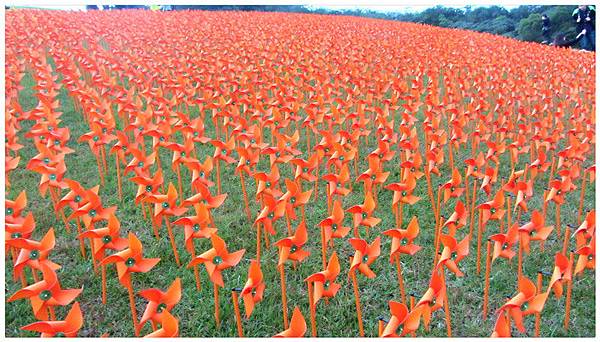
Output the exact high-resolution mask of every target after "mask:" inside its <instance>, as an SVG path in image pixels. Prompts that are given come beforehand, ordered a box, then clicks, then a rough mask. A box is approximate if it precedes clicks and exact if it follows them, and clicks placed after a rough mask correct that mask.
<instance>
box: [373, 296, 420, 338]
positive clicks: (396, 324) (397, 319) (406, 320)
mask: <svg viewBox="0 0 600 342" xmlns="http://www.w3.org/2000/svg"><path fill="white" fill-rule="evenodd" d="M388 304H389V306H390V314H391V317H390V320H389V321H388V323H387V324H386V326H385V328H384V329H383V332H382V334H381V336H380V337H402V336H406V335H408V334H410V333H412V332H414V331H415V330H417V328H418V327H419V323H420V320H421V310H422V308H423V306H420V307H417V308H415V309H414V310H412V311H411V312H408V308H407V307H406V305H405V304H403V303H398V302H395V301H393V300H390V301H389V302H388ZM400 326H402V333H401V334H400V335H398V333H397V331H398V328H400Z"/></svg>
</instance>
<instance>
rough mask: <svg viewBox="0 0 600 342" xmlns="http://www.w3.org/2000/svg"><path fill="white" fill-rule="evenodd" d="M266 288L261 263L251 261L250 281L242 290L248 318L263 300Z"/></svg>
mask: <svg viewBox="0 0 600 342" xmlns="http://www.w3.org/2000/svg"><path fill="white" fill-rule="evenodd" d="M265 286H266V285H265V282H264V281H263V274H262V271H261V270H260V263H259V262H258V261H257V260H251V261H250V268H249V269H248V280H247V281H246V284H245V285H244V288H243V289H242V299H243V300H244V307H245V309H246V318H250V315H252V311H253V310H254V305H256V303H259V302H260V301H262V300H263V294H264V292H265ZM292 319H293V318H292Z"/></svg>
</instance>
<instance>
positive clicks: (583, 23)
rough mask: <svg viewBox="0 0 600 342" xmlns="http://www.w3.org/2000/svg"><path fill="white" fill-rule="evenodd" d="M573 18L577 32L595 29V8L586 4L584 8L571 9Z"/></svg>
mask: <svg viewBox="0 0 600 342" xmlns="http://www.w3.org/2000/svg"><path fill="white" fill-rule="evenodd" d="M573 20H575V23H576V24H577V33H579V32H581V31H583V30H586V31H587V32H590V31H595V28H596V10H595V9H593V8H590V6H587V7H586V9H585V10H580V9H579V8H577V9H576V10H575V11H573Z"/></svg>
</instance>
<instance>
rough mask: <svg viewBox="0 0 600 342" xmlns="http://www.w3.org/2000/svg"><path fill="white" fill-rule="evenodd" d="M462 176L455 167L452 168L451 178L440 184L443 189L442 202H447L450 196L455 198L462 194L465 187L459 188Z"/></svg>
mask: <svg viewBox="0 0 600 342" xmlns="http://www.w3.org/2000/svg"><path fill="white" fill-rule="evenodd" d="M461 185H462V177H461V175H460V172H458V170H457V169H454V170H452V179H451V180H449V181H448V182H446V183H444V185H442V190H443V191H444V203H446V202H448V200H449V199H450V198H457V197H460V196H461V195H462V193H463V192H464V191H465V188H461V187H460V186H461Z"/></svg>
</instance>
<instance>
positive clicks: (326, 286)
mask: <svg viewBox="0 0 600 342" xmlns="http://www.w3.org/2000/svg"><path fill="white" fill-rule="evenodd" d="M329 285H330V283H329V280H327V281H326V282H325V284H323V286H324V287H325V288H326V289H327V288H329Z"/></svg>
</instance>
